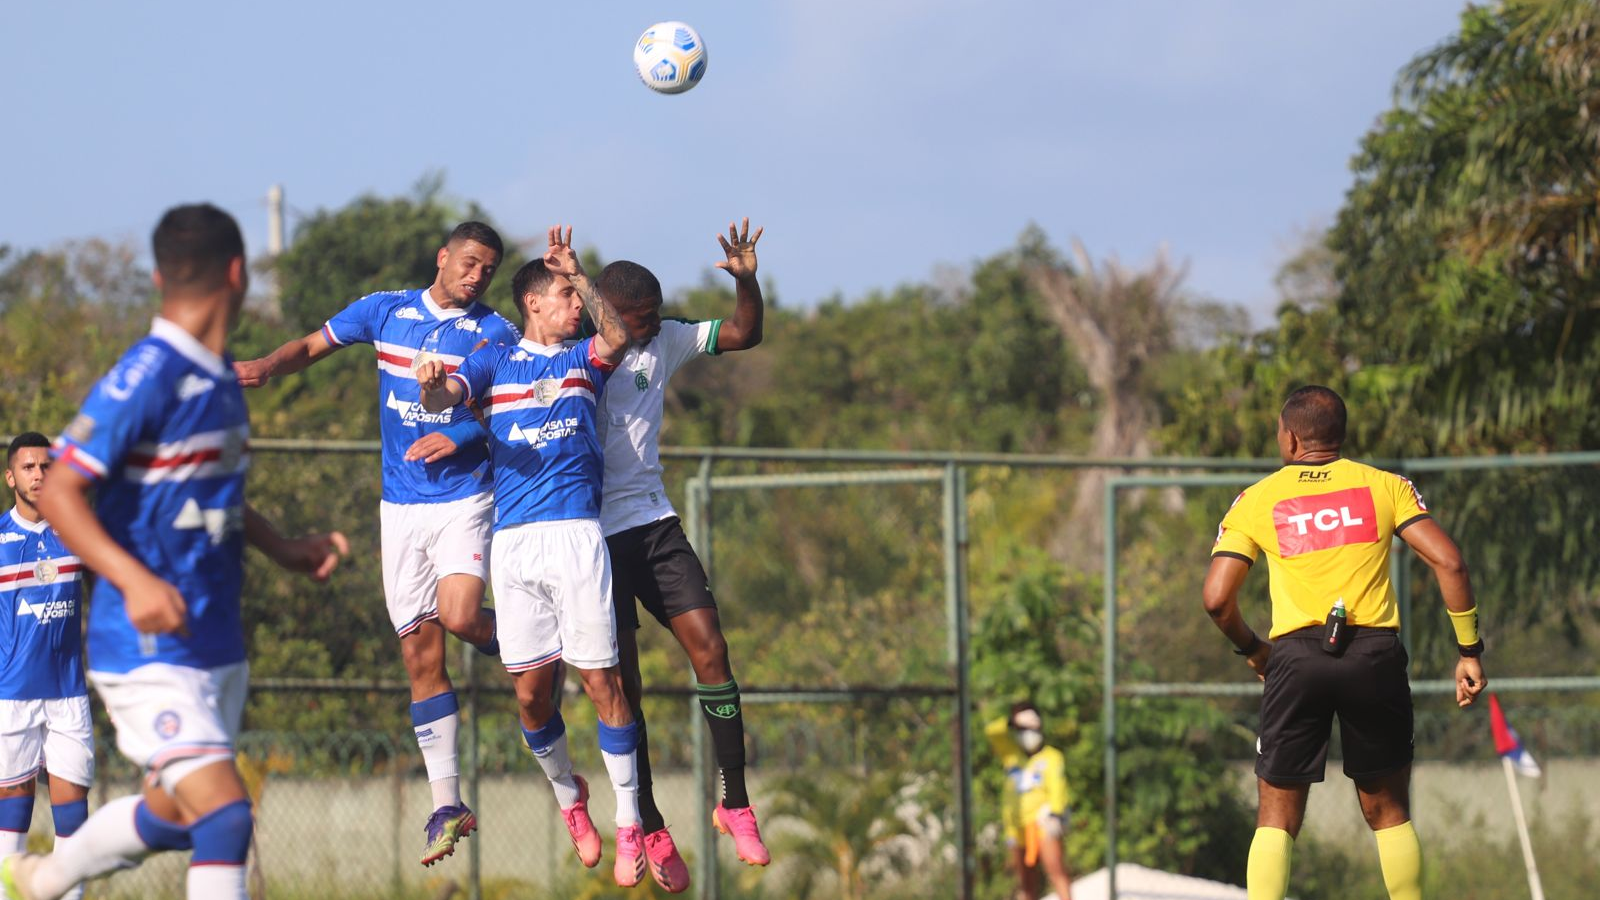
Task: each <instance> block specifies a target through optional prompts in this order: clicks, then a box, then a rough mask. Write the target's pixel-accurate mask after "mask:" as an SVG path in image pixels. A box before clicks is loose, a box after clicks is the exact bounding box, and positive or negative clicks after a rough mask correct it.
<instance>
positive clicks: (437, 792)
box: [428, 775, 461, 809]
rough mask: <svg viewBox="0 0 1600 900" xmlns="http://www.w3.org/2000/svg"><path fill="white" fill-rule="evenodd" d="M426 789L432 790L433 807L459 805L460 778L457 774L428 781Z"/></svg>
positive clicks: (441, 807)
mask: <svg viewBox="0 0 1600 900" xmlns="http://www.w3.org/2000/svg"><path fill="white" fill-rule="evenodd" d="M428 790H430V791H432V792H433V808H434V809H443V808H444V807H446V806H460V805H461V779H460V778H459V777H458V776H455V775H451V776H450V777H448V778H441V779H439V780H438V781H430V782H428Z"/></svg>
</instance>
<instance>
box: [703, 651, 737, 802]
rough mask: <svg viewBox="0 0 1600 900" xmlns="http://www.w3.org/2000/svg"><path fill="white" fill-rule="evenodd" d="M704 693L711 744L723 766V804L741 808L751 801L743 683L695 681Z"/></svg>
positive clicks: (719, 765) (704, 711) (730, 680)
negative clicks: (741, 692) (746, 771)
mask: <svg viewBox="0 0 1600 900" xmlns="http://www.w3.org/2000/svg"><path fill="white" fill-rule="evenodd" d="M695 688H696V690H697V691H698V692H699V694H700V711H701V712H702V713H705V717H706V725H708V726H710V728H711V747H712V749H713V750H714V751H715V753H716V756H717V768H718V769H720V770H722V805H723V806H724V807H726V808H728V809H740V808H742V807H746V806H749V805H750V795H749V794H748V793H746V792H745V787H744V711H743V709H742V708H741V707H740V705H739V684H738V682H736V681H734V680H733V679H731V678H730V679H728V681H727V682H725V683H723V684H699V683H696V685H695Z"/></svg>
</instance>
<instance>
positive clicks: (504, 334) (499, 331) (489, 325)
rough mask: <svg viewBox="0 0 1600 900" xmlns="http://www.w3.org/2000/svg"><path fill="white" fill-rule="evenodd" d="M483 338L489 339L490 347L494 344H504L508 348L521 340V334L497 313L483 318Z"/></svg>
mask: <svg viewBox="0 0 1600 900" xmlns="http://www.w3.org/2000/svg"><path fill="white" fill-rule="evenodd" d="M483 336H484V337H486V338H488V339H489V346H491V347H493V346H494V345H495V344H505V345H506V346H508V347H509V346H512V345H513V344H515V343H517V342H518V341H520V340H522V332H521V331H518V330H517V326H515V325H513V324H511V321H510V320H509V319H507V318H506V317H504V316H502V315H500V314H498V313H496V314H494V315H491V316H486V317H485V318H484V320H483Z"/></svg>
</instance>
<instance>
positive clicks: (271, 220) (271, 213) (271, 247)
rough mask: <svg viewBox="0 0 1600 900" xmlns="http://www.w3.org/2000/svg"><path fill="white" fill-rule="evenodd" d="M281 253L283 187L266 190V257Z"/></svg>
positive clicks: (278, 185)
mask: <svg viewBox="0 0 1600 900" xmlns="http://www.w3.org/2000/svg"><path fill="white" fill-rule="evenodd" d="M282 252H283V185H281V184H275V185H273V186H272V187H269V188H267V255H268V256H277V255H278V254H280V253H282Z"/></svg>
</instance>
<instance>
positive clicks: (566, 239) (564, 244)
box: [544, 225, 628, 366]
mask: <svg viewBox="0 0 1600 900" xmlns="http://www.w3.org/2000/svg"><path fill="white" fill-rule="evenodd" d="M544 264H545V267H546V268H548V269H549V270H550V271H551V272H553V273H555V274H557V275H565V276H566V277H567V280H569V281H571V282H572V286H573V287H574V288H576V289H577V291H578V299H579V300H581V301H583V311H584V312H586V313H588V314H589V321H591V322H593V323H594V328H595V335H594V355H595V356H596V357H598V358H599V359H600V361H601V362H604V363H606V364H608V365H613V366H614V365H616V364H617V363H620V362H622V355H623V354H624V353H627V352H628V329H627V328H624V327H623V325H622V317H621V316H618V315H617V311H616V310H615V309H613V308H612V307H611V304H610V303H608V302H606V299H605V298H604V297H602V296H600V292H599V291H597V290H595V287H594V282H592V281H590V280H589V276H588V275H587V274H585V273H584V271H583V263H581V262H579V261H578V254H577V253H575V252H573V250H572V226H571V225H568V226H567V231H566V234H565V235H563V234H562V233H561V226H560V225H552V226H551V227H550V249H548V250H546V251H545V252H544Z"/></svg>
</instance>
